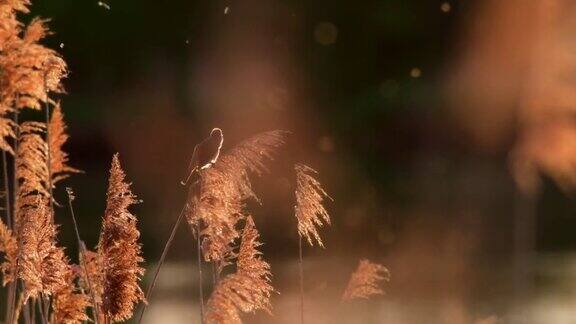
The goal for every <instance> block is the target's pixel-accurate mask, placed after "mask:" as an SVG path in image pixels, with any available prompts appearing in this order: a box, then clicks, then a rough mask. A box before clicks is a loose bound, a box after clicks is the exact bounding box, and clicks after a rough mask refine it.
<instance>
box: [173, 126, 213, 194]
mask: <svg viewBox="0 0 576 324" xmlns="http://www.w3.org/2000/svg"><path fill="white" fill-rule="evenodd" d="M223 142H224V136H223V135H222V130H221V129H220V128H214V129H212V131H211V132H210V136H209V137H208V138H206V139H204V140H203V141H202V142H200V143H198V144H197V145H196V146H195V147H194V152H193V153H192V158H191V159H190V164H189V165H188V175H187V177H186V179H185V180H184V181H180V183H181V184H182V185H183V186H185V185H187V184H188V182H189V181H190V178H192V175H193V174H194V173H195V172H198V171H199V170H202V169H206V168H209V167H211V166H212V164H214V163H216V161H217V160H218V156H219V155H220V149H221V148H222V143H223Z"/></svg>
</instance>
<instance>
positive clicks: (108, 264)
mask: <svg viewBox="0 0 576 324" xmlns="http://www.w3.org/2000/svg"><path fill="white" fill-rule="evenodd" d="M125 177H126V175H125V173H124V171H123V170H122V168H121V166H120V161H119V159H118V153H116V154H115V155H114V157H113V159H112V166H111V168H110V179H109V185H108V192H107V194H106V198H107V199H106V211H105V213H104V219H103V223H102V231H101V233H100V240H99V242H98V254H100V255H101V258H102V267H103V274H104V282H103V287H104V289H103V290H104V291H103V295H102V296H103V300H102V307H103V312H104V314H105V315H106V316H107V317H108V318H109V319H110V320H112V321H123V320H127V319H129V318H130V317H132V312H133V309H134V305H135V304H137V303H138V302H139V301H144V294H143V292H142V290H141V289H140V286H139V285H138V282H139V281H140V280H141V277H142V276H143V274H144V269H143V268H141V267H140V263H142V262H143V261H144V260H143V258H142V257H141V250H140V244H139V243H138V238H139V237H140V232H139V231H138V229H137V228H136V217H135V216H134V215H132V213H130V211H129V210H128V207H130V206H131V205H133V204H135V203H137V202H138V201H137V199H136V196H135V195H134V194H133V193H132V191H131V190H130V184H129V183H127V182H126V181H125Z"/></svg>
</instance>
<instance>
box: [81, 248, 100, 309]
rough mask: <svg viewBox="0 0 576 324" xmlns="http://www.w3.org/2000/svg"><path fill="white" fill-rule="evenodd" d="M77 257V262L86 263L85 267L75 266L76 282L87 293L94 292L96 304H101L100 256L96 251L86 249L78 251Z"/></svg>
mask: <svg viewBox="0 0 576 324" xmlns="http://www.w3.org/2000/svg"><path fill="white" fill-rule="evenodd" d="M79 258H80V262H79V264H80V265H82V264H86V269H84V267H82V266H79V267H77V272H78V273H79V276H78V277H79V280H78V284H79V286H80V287H81V288H82V290H83V291H85V292H87V293H88V294H92V293H93V294H94V299H95V301H96V304H101V303H102V294H103V293H104V286H103V283H104V273H103V272H102V270H103V265H102V256H101V255H100V254H98V253H97V252H94V251H90V250H88V249H86V250H84V253H80V255H79ZM84 258H85V259H84ZM90 289H92V290H90ZM94 307H96V306H94Z"/></svg>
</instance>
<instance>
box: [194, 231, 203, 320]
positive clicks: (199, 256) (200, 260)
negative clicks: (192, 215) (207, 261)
mask: <svg viewBox="0 0 576 324" xmlns="http://www.w3.org/2000/svg"><path fill="white" fill-rule="evenodd" d="M196 242H197V244H196V245H197V248H198V295H199V296H198V297H199V299H200V323H204V290H203V287H202V249H201V248H200V226H199V225H198V226H197V228H196Z"/></svg>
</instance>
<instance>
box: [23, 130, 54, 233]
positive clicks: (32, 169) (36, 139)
mask: <svg viewBox="0 0 576 324" xmlns="http://www.w3.org/2000/svg"><path fill="white" fill-rule="evenodd" d="M45 132H46V125H45V124H44V123H40V122H31V121H28V122H24V123H22V125H21V127H20V139H19V145H18V152H17V155H16V157H17V161H16V178H17V179H18V181H19V186H18V192H17V193H16V195H17V202H16V210H17V211H18V212H17V214H16V225H18V222H19V220H20V218H21V217H20V215H19V210H20V209H21V208H22V207H23V206H25V205H28V204H34V203H36V199H37V197H36V196H37V195H40V196H43V197H49V195H50V193H49V192H48V188H47V187H48V163H47V161H48V145H47V144H46V141H45V140H44V134H45Z"/></svg>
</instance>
